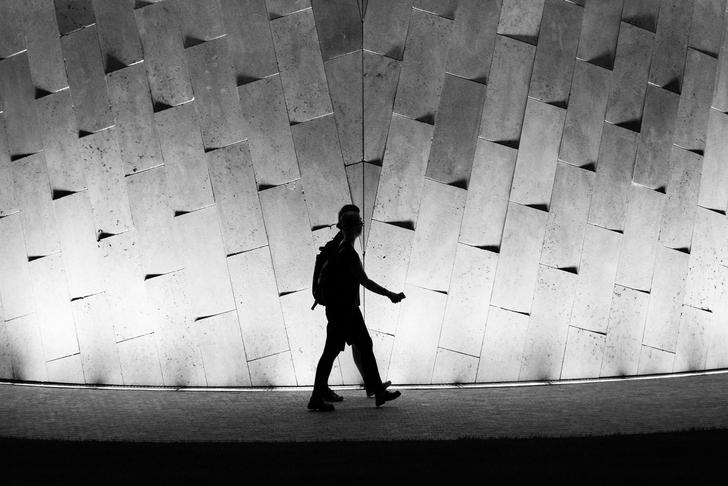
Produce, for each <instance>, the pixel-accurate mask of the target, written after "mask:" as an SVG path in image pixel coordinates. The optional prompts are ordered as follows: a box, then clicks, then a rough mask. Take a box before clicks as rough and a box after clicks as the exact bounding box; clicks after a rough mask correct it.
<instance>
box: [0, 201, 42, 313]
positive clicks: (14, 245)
mask: <svg viewBox="0 0 728 486" xmlns="http://www.w3.org/2000/svg"><path fill="white" fill-rule="evenodd" d="M0 254H1V255H3V257H2V258H0V300H2V305H3V310H4V314H5V315H4V318H5V320H7V321H9V320H11V319H14V318H16V317H18V316H23V315H26V314H30V313H32V312H34V311H35V300H34V296H33V286H32V285H33V281H32V280H31V277H30V269H29V268H28V254H27V252H26V250H25V241H24V239H23V227H22V223H21V218H20V215H19V214H12V215H10V216H6V217H4V218H0Z"/></svg>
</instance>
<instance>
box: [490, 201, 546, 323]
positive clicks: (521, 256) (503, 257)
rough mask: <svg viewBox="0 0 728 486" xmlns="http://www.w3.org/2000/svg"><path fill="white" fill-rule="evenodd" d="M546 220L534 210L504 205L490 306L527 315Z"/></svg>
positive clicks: (512, 204)
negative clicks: (505, 212)
mask: <svg viewBox="0 0 728 486" xmlns="http://www.w3.org/2000/svg"><path fill="white" fill-rule="evenodd" d="M547 217H548V214H547V213H545V212H543V211H539V210H538V209H533V208H529V207H526V206H521V205H520V204H515V203H510V204H509V205H508V213H507V214H506V223H505V227H504V229H503V244H502V246H501V249H500V255H499V257H498V268H497V270H496V273H495V281H494V283H493V296H492V298H491V301H490V303H491V304H492V305H495V306H498V307H502V308H504V309H509V310H512V311H516V312H523V313H526V314H528V313H529V312H530V311H531V304H532V301H533V292H534V290H535V288H536V279H537V277H538V260H539V257H540V255H541V247H542V245H543V238H544V233H545V230H546V219H547Z"/></svg>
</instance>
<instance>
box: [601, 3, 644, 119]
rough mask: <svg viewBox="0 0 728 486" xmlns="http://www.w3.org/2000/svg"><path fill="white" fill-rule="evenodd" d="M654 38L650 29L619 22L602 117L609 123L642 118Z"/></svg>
mask: <svg viewBox="0 0 728 486" xmlns="http://www.w3.org/2000/svg"><path fill="white" fill-rule="evenodd" d="M625 8H626V5H625ZM654 39H655V36H654V34H652V33H651V32H648V31H646V30H643V29H641V28H639V27H635V26H633V25H630V24H627V23H625V22H622V23H621V25H620V28H619V39H618V41H617V54H616V58H615V60H614V68H613V70H612V86H611V89H610V91H609V101H607V114H606V118H605V119H606V120H607V121H609V122H610V123H632V124H635V123H637V122H639V121H640V120H641V119H642V105H643V104H644V100H645V91H646V90H647V78H648V74H649V69H650V60H651V59H652V47H653V42H654Z"/></svg>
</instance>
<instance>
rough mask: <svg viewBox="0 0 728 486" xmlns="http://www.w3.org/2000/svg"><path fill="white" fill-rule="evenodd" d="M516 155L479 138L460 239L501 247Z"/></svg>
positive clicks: (506, 148)
mask: <svg viewBox="0 0 728 486" xmlns="http://www.w3.org/2000/svg"><path fill="white" fill-rule="evenodd" d="M516 154H517V151H516V150H515V149H512V148H510V147H506V146H504V145H498V144H495V143H492V142H488V141H486V140H483V139H478V144H477V147H476V151H475V158H474V160H473V170H472V172H471V173H470V183H469V185H468V192H467V200H466V203H465V211H464V213H463V222H462V225H461V226H460V242H462V243H465V244H468V245H472V246H480V247H491V248H499V247H500V244H501V236H502V234H503V224H504V223H505V220H506V211H507V210H508V196H509V194H510V192H511V182H512V181H513V169H514V167H515V165H516Z"/></svg>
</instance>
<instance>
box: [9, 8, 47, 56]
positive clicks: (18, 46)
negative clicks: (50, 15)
mask: <svg viewBox="0 0 728 486" xmlns="http://www.w3.org/2000/svg"><path fill="white" fill-rule="evenodd" d="M25 3H26V2H25V1H24V0H9V1H5V2H0V58H4V57H8V56H10V55H11V54H16V53H18V52H20V51H22V50H23V49H24V48H25V43H24V39H23V23H22V21H19V20H23V12H24V10H25ZM51 7H53V6H52V5H51ZM54 15H55V10H54Z"/></svg>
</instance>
